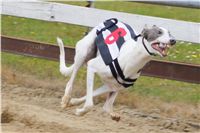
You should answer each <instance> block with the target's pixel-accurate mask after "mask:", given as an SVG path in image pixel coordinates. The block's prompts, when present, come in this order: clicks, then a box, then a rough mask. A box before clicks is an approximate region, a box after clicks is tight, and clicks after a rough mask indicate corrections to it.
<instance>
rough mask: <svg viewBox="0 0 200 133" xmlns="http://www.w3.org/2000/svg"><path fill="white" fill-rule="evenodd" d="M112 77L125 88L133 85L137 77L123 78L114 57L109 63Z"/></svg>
mask: <svg viewBox="0 0 200 133" xmlns="http://www.w3.org/2000/svg"><path fill="white" fill-rule="evenodd" d="M109 67H110V70H111V72H112V75H113V77H114V78H115V79H116V80H117V82H118V83H119V84H121V85H122V86H124V87H125V88H127V87H130V86H133V85H134V82H135V81H136V80H137V79H130V78H125V76H124V73H123V71H122V69H121V67H120V65H119V62H118V59H115V60H114V62H113V63H111V64H110V65H109Z"/></svg>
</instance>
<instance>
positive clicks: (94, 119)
mask: <svg viewBox="0 0 200 133" xmlns="http://www.w3.org/2000/svg"><path fill="white" fill-rule="evenodd" d="M62 95H63V90H62V91H61V89H56V88H48V89H47V88H46V89H45V88H40V87H36V88H28V87H22V86H18V85H9V84H3V85H2V111H1V117H2V132H3V133H37V132H45V133H46V132H48V133H174V132H192V133H195V132H196V133H198V132H200V125H199V121H197V120H193V119H191V120H188V119H182V118H180V117H179V118H167V117H165V116H162V115H161V113H160V112H159V111H158V110H153V111H151V113H145V112H143V111H141V110H138V109H130V108H128V107H127V106H122V105H116V106H115V110H116V111H117V112H119V113H120V114H121V120H120V121H119V122H116V121H113V120H111V118H110V116H109V115H107V114H106V113H104V112H103V110H102V106H103V104H102V103H99V104H96V105H95V107H94V109H93V110H92V111H91V112H89V113H88V114H86V115H84V116H80V117H79V116H75V115H74V111H75V109H76V108H77V107H69V108H67V109H65V110H63V109H61V108H60V99H61V96H62ZM80 106H81V105H80Z"/></svg>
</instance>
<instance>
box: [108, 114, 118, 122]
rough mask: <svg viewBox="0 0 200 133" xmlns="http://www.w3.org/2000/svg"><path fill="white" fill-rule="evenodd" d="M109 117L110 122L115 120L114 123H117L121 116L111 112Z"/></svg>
mask: <svg viewBox="0 0 200 133" xmlns="http://www.w3.org/2000/svg"><path fill="white" fill-rule="evenodd" d="M110 116H111V118H112V120H115V121H117V122H118V121H119V120H120V118H121V116H120V115H119V114H118V113H114V112H112V113H110Z"/></svg>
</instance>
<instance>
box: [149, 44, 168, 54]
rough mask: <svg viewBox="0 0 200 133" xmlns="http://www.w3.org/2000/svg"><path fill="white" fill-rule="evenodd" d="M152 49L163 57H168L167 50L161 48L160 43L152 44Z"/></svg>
mask: <svg viewBox="0 0 200 133" xmlns="http://www.w3.org/2000/svg"><path fill="white" fill-rule="evenodd" d="M152 47H153V48H154V49H155V50H157V51H158V52H160V53H161V54H162V56H167V48H160V47H159V44H158V43H154V44H152Z"/></svg>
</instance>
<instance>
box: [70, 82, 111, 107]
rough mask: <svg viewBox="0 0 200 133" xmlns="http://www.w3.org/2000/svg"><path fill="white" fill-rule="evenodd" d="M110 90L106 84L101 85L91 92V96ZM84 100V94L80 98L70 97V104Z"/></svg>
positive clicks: (77, 103)
mask: <svg viewBox="0 0 200 133" xmlns="http://www.w3.org/2000/svg"><path fill="white" fill-rule="evenodd" d="M110 91H111V90H110V89H108V87H107V86H106V85H103V86H101V87H99V88H98V89H96V90H95V91H94V92H93V97H96V96H99V95H101V94H104V93H107V92H110ZM85 100H86V96H83V97H81V98H72V99H71V100H70V105H79V104H81V103H83V102H84V101H85Z"/></svg>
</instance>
